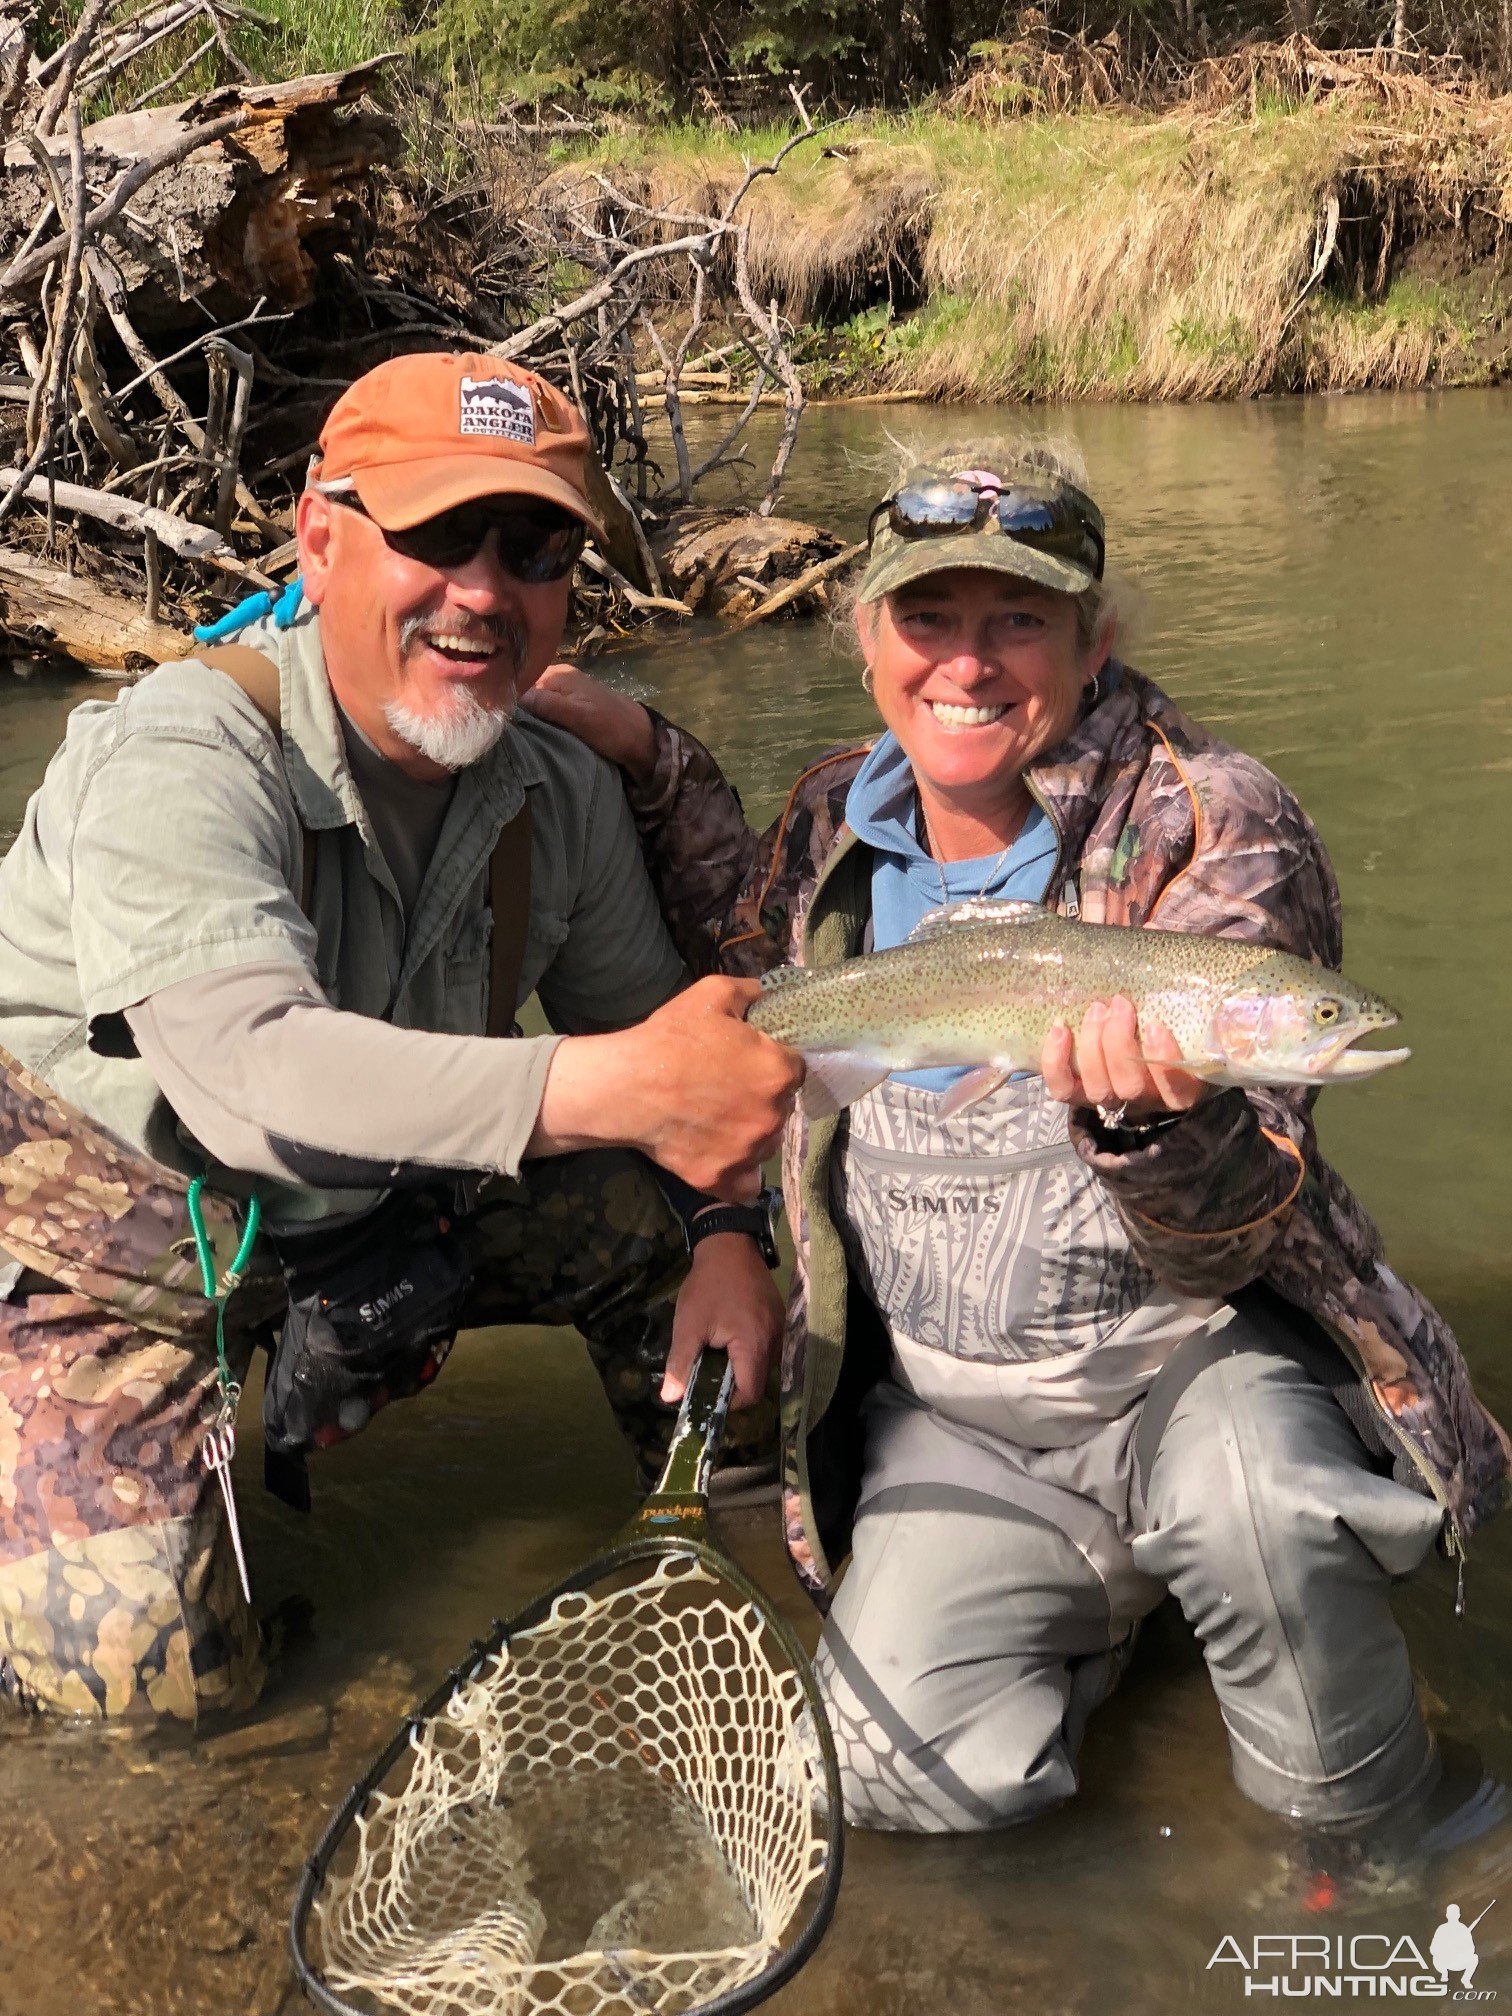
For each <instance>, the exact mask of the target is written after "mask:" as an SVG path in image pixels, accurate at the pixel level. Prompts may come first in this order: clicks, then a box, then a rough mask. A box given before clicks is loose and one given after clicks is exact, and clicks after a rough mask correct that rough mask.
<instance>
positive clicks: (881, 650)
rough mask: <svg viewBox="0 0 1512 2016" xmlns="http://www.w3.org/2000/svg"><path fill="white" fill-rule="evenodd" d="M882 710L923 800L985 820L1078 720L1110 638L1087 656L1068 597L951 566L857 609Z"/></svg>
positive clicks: (1014, 796) (1013, 798) (1010, 799)
mask: <svg viewBox="0 0 1512 2016" xmlns="http://www.w3.org/2000/svg"><path fill="white" fill-rule="evenodd" d="M857 626H858V628H859V630H860V633H861V645H862V649H863V650H864V652H865V653H866V661H867V664H868V666H869V667H870V670H871V674H872V687H873V692H874V694H875V697H876V702H877V706H878V708H879V709H880V711H881V714H882V718H883V720H884V721H885V722H886V724H887V726H888V727H889V728H890V729H891V730H892V732H893V734H894V735H896V736H897V738H898V741H899V742H900V743H901V744H902V746H903V750H904V753H905V754H906V755H907V757H908V759H909V762H910V763H911V764H912V766H913V772H914V776H915V777H916V779H917V780H918V782H919V785H920V787H921V788H922V789H923V790H924V791H925V793H926V795H927V796H929V797H933V798H935V799H937V800H939V801H941V802H943V803H945V804H947V805H951V806H955V807H958V808H959V809H960V810H961V811H963V812H971V813H973V814H975V815H976V816H977V817H990V816H991V813H992V812H993V810H994V809H995V808H996V807H997V806H998V805H1004V806H1006V805H1009V804H1016V803H1018V802H1019V801H1020V794H1021V786H1020V783H1019V780H1020V778H1021V776H1022V774H1023V772H1024V770H1025V769H1026V768H1027V767H1028V765H1029V764H1031V763H1032V762H1034V761H1035V759H1036V758H1037V757H1039V756H1041V755H1043V754H1044V753H1045V751H1046V750H1048V749H1053V748H1054V747H1055V745H1056V743H1057V742H1059V741H1060V740H1061V739H1062V738H1063V737H1064V736H1065V735H1066V733H1067V731H1068V730H1069V729H1070V727H1071V725H1072V723H1073V722H1074V721H1075V719H1076V714H1077V707H1078V704H1079V701H1080V697H1081V692H1082V688H1083V687H1084V686H1085V685H1086V684H1087V682H1088V681H1089V680H1090V679H1091V678H1092V677H1093V676H1094V674H1095V673H1097V672H1098V671H1100V670H1101V668H1102V666H1103V664H1104V663H1105V661H1106V659H1107V657H1108V654H1109V651H1110V650H1111V648H1112V636H1111V633H1110V634H1108V635H1106V636H1102V637H1099V639H1098V640H1097V642H1096V643H1095V644H1094V646H1093V647H1092V649H1091V650H1083V649H1082V648H1081V647H1080V646H1079V645H1078V642H1077V636H1076V604H1075V602H1074V600H1073V599H1072V597H1071V596H1069V595H1059V594H1056V593H1054V592H1053V591H1052V590H1050V589H1048V588H1037V587H1035V586H1034V585H1033V584H1032V583H1030V582H1027V581H1020V580H1016V579H1015V578H1014V577H1013V576H1011V575H1007V574H996V573H991V572H988V571H986V570H984V569H981V568H956V569H953V570H952V571H950V572H948V573H942V574H930V575H927V576H926V577H925V578H924V579H923V580H922V581H918V582H915V583H912V584H910V585H909V586H908V587H906V588H901V589H899V590H898V592H897V593H896V594H894V595H886V596H884V597H883V598H882V600H881V601H880V602H878V603H872V604H869V605H866V606H864V607H863V608H861V609H860V610H859V611H858V612H857Z"/></svg>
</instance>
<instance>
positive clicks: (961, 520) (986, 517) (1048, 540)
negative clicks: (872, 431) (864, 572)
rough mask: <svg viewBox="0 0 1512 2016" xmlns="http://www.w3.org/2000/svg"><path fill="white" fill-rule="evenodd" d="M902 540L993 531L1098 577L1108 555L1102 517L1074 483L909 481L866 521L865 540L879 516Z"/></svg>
mask: <svg viewBox="0 0 1512 2016" xmlns="http://www.w3.org/2000/svg"><path fill="white" fill-rule="evenodd" d="M884 516H885V517H886V520H887V525H888V529H889V531H891V532H894V533H895V534H896V535H897V536H898V538H900V539H928V538H931V537H938V536H941V535H943V534H947V533H961V532H982V531H986V532H992V531H994V530H995V531H997V532H999V533H1001V534H1002V535H1003V537H1004V538H1006V539H1011V540H1013V542H1014V543H1015V545H1019V546H1026V547H1028V548H1029V550H1030V551H1031V552H1033V553H1045V554H1048V555H1050V556H1051V557H1052V558H1053V559H1056V560H1064V561H1067V562H1069V563H1070V564H1071V565H1072V566H1076V567H1085V568H1086V569H1087V571H1088V572H1089V573H1090V574H1091V576H1092V578H1093V580H1094V581H1100V580H1101V579H1102V575H1103V567H1104V565H1105V562H1106V557H1107V547H1106V543H1105V539H1104V532H1103V516H1102V513H1101V512H1100V511H1099V510H1098V508H1097V506H1096V505H1095V504H1094V503H1093V502H1092V499H1091V498H1090V497H1088V496H1087V495H1086V493H1085V492H1084V491H1081V490H1078V489H1076V488H1075V487H1074V485H1072V484H1069V483H1067V484H1062V485H1058V486H1056V487H1055V488H1053V489H1043V490H1041V489H1035V488H1032V487H1031V486H1029V485H1027V484H1010V485H1008V486H1007V487H1005V488H1004V489H1001V490H997V489H994V488H993V487H992V486H991V485H989V484H982V483H975V482H972V481H971V480H969V479H968V478H966V477H962V476H941V477H938V478H934V479H931V480H930V481H928V482H923V483H908V484H905V485H904V486H903V488H902V489H901V490H897V491H895V492H894V493H893V495H892V496H891V497H884V498H883V499H882V502H881V503H880V504H879V505H878V506H877V508H876V509H875V510H874V511H873V512H872V514H871V517H870V519H869V520H868V521H867V527H866V540H867V544H868V545H870V544H871V543H872V541H873V540H874V539H875V538H876V536H877V526H878V523H879V521H880V520H881V519H882V518H883V517H884Z"/></svg>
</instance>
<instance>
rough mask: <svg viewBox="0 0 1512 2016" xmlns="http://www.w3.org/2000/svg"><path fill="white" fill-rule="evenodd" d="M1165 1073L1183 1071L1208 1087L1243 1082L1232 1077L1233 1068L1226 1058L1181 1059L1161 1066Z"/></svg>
mask: <svg viewBox="0 0 1512 2016" xmlns="http://www.w3.org/2000/svg"><path fill="white" fill-rule="evenodd" d="M1161 1068H1162V1069H1164V1070H1167V1071H1185V1073H1186V1074H1187V1076H1188V1077H1189V1078H1201V1079H1202V1080H1203V1081H1204V1082H1205V1083H1206V1084H1208V1085H1238V1084H1241V1083H1242V1082H1243V1081H1242V1080H1241V1079H1238V1078H1236V1077H1235V1076H1234V1075H1233V1070H1234V1067H1233V1065H1232V1063H1231V1062H1230V1061H1229V1059H1228V1058H1227V1057H1181V1058H1178V1059H1177V1060H1176V1061H1175V1062H1174V1063H1169V1064H1163V1065H1162V1067H1161Z"/></svg>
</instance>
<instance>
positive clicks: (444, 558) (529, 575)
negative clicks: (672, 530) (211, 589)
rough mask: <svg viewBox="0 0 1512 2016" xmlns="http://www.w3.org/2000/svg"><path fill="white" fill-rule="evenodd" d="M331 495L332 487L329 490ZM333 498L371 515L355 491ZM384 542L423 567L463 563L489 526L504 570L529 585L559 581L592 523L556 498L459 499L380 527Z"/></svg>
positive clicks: (571, 565)
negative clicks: (398, 526)
mask: <svg viewBox="0 0 1512 2016" xmlns="http://www.w3.org/2000/svg"><path fill="white" fill-rule="evenodd" d="M325 494H326V495H328V496H331V493H330V492H326V493H325ZM331 502H332V503H333V504H344V505H345V506H346V508H347V510H349V511H356V512H357V513H358V514H359V515H360V516H361V517H363V518H367V519H369V520H371V519H372V513H371V512H370V511H368V510H367V509H366V508H365V507H364V505H363V502H362V499H361V498H360V497H358V496H357V495H356V494H355V492H350V491H348V492H344V493H342V494H341V495H339V496H331ZM378 529H379V531H380V532H382V533H383V537H384V542H385V544H386V545H388V546H390V547H391V548H392V549H393V551H394V552H395V553H402V554H403V555H404V557H405V559H406V560H418V561H419V563H420V565H421V566H422V567H438V568H448V567H465V566H466V565H467V564H468V562H469V561H470V560H473V559H475V558H476V557H477V555H478V554H479V553H480V552H481V551H482V548H483V543H484V541H485V540H486V539H487V537H488V535H489V533H490V532H494V531H496V532H497V533H498V535H499V548H498V551H499V560H500V564H501V565H502V566H503V568H504V570H505V572H506V573H509V574H512V575H513V576H514V578H515V579H516V580H517V581H523V582H525V583H526V584H527V585H528V586H530V587H535V586H538V585H539V584H540V583H541V582H543V581H561V580H564V579H565V578H566V576H567V575H569V574H570V573H571V572H572V570H573V568H574V567H575V566H576V565H577V563H578V557H579V555H580V554H581V553H582V550H583V542H584V540H585V539H586V538H587V536H588V528H587V526H586V525H585V524H584V523H583V521H582V519H581V518H574V517H573V516H572V514H571V513H570V512H568V511H563V510H560V509H558V507H557V506H556V505H553V504H497V503H494V502H493V501H492V500H491V499H489V498H479V499H478V500H477V502H475V503H471V504H456V505H454V506H453V507H452V509H451V510H450V511H439V512H437V514H436V516H435V517H434V518H422V519H421V521H420V523H419V524H418V525H408V526H406V527H405V529H404V530H403V531H402V532H390V531H388V530H387V529H386V528H385V527H384V526H382V525H380V526H379V527H378Z"/></svg>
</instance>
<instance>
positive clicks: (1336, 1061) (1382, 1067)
mask: <svg viewBox="0 0 1512 2016" xmlns="http://www.w3.org/2000/svg"><path fill="white" fill-rule="evenodd" d="M1396 1020H1397V1018H1396V1016H1395V1015H1392V1016H1391V1017H1390V1020H1389V1021H1388V1020H1382V1021H1380V1022H1378V1023H1372V1025H1371V1026H1370V1027H1369V1028H1368V1029H1351V1030H1350V1031H1349V1032H1348V1034H1347V1035H1345V1036H1342V1037H1341V1038H1340V1039H1339V1041H1338V1042H1337V1043H1335V1044H1334V1045H1333V1046H1332V1048H1331V1049H1329V1050H1327V1051H1325V1052H1324V1054H1323V1056H1322V1057H1321V1058H1319V1060H1318V1065H1317V1071H1316V1075H1317V1077H1319V1078H1322V1079H1328V1080H1335V1079H1340V1078H1374V1077H1375V1075H1376V1074H1377V1072H1379V1071H1388V1070H1390V1068H1391V1066H1392V1065H1393V1064H1405V1063H1406V1062H1407V1059H1408V1058H1409V1057H1410V1056H1411V1055H1412V1052H1411V1051H1410V1050H1406V1049H1403V1050H1356V1049H1355V1048H1354V1047H1353V1046H1354V1045H1355V1044H1356V1043H1358V1042H1359V1041H1360V1040H1361V1038H1362V1037H1365V1036H1373V1035H1374V1034H1375V1032H1376V1030H1377V1029H1378V1028H1380V1029H1390V1028H1393V1027H1394V1026H1395V1024H1396Z"/></svg>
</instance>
